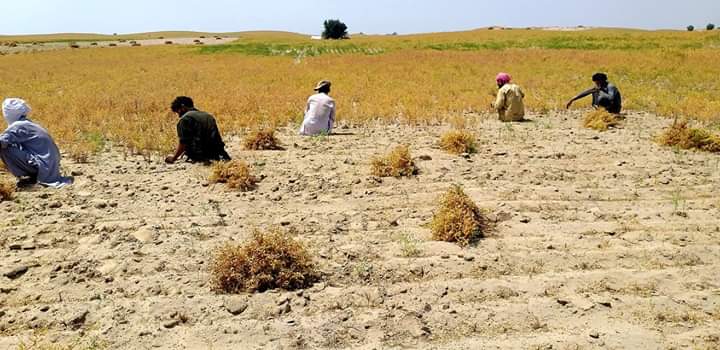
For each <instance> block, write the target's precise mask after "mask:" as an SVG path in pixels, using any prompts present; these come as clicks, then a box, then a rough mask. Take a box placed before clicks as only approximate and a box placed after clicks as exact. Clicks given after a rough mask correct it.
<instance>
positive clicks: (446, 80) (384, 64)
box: [0, 29, 720, 154]
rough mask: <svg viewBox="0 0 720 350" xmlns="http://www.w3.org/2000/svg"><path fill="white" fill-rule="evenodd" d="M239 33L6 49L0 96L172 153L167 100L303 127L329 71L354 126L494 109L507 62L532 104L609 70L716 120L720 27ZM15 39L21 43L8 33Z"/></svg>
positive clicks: (678, 109)
mask: <svg viewBox="0 0 720 350" xmlns="http://www.w3.org/2000/svg"><path fill="white" fill-rule="evenodd" d="M237 35H238V37H239V40H238V41H237V42H235V43H232V44H226V45H219V46H204V47H196V46H176V45H159V46H152V47H149V46H143V47H138V48H131V47H114V48H110V49H108V48H106V49H87V50H70V49H63V50H56V51H45V52H37V53H25V54H17V55H6V56H3V58H2V62H0V81H2V82H3V83H2V84H1V85H0V95H2V96H19V97H23V98H24V99H26V100H27V101H28V102H29V103H30V104H31V105H32V107H33V114H32V118H33V119H35V120H36V121H39V122H41V123H43V124H44V125H45V126H47V127H48V128H49V129H50V132H51V133H52V134H53V136H54V137H55V139H56V140H57V141H58V143H59V145H60V147H61V148H62V149H63V151H66V150H68V149H70V150H71V151H72V148H83V147H84V146H82V145H83V144H87V143H89V142H91V141H88V140H86V138H85V137H84V135H87V134H99V135H101V136H102V137H103V138H104V139H106V140H108V141H112V142H114V143H116V144H120V145H125V146H127V147H128V148H129V149H130V150H132V151H135V152H139V153H143V154H146V153H148V154H149V153H157V152H162V153H165V152H170V151H171V150H172V149H173V147H174V144H175V143H176V135H175V123H176V120H177V118H176V117H175V116H173V115H172V114H171V113H170V112H169V108H168V105H169V103H170V101H172V99H173V98H174V97H175V96H177V95H179V94H184V95H189V96H192V97H193V98H194V100H195V101H196V103H197V104H198V106H199V107H200V108H201V109H203V110H206V111H208V112H211V113H213V114H214V115H215V116H216V117H217V119H218V122H219V124H220V125H221V128H222V130H223V131H224V132H226V133H241V132H242V131H243V130H246V128H248V127H256V126H258V125H286V124H287V123H289V122H293V123H296V124H297V122H299V120H300V116H301V115H302V111H303V109H304V107H305V101H306V100H307V96H308V95H309V94H311V93H312V91H311V90H312V86H313V84H314V82H316V81H318V80H320V79H330V80H332V81H333V87H334V89H333V92H332V94H333V97H335V99H336V100H337V101H338V116H339V118H341V119H342V120H344V121H347V122H349V123H352V124H354V125H363V124H367V123H376V122H377V121H381V122H382V121H385V122H391V123H394V122H398V121H399V122H403V123H409V124H430V123H436V122H438V121H439V120H443V121H444V120H448V119H449V118H452V117H454V116H457V115H462V114H463V113H465V112H489V105H490V102H491V100H492V97H491V96H488V95H487V94H486V93H485V92H486V91H487V90H488V89H490V88H492V87H493V86H494V84H495V82H494V79H493V78H494V77H495V75H496V74H497V72H498V71H500V70H504V71H509V72H511V73H512V75H513V77H514V79H515V81H517V82H518V83H519V84H522V86H523V88H524V89H525V90H526V91H527V92H528V94H527V97H526V99H525V103H526V107H527V109H528V110H530V111H531V112H533V111H534V112H545V111H548V110H555V109H561V108H563V105H564V102H565V101H567V100H568V99H569V98H570V97H572V96H574V95H575V94H576V93H577V92H579V91H581V90H583V89H585V88H588V87H590V86H592V82H591V81H590V76H591V75H592V74H593V73H595V72H596V71H605V72H607V73H608V74H609V76H610V80H611V81H612V82H613V83H615V84H616V85H617V86H618V87H619V88H620V89H621V90H622V92H623V96H624V97H625V102H626V103H625V107H627V108H629V109H635V110H644V111H648V112H652V113H657V114H660V115H666V116H671V115H672V116H675V115H677V116H687V117H691V118H694V119H700V120H719V119H720V112H718V111H720V95H719V94H717V93H715V92H716V91H720V80H717V79H708V77H715V76H720V61H719V60H718V59H717V57H718V53H720V31H711V32H693V33H688V32H665V31H659V32H647V31H635V30H606V29H603V30H587V31H578V32H555V31H544V30H501V31H498V30H475V31H468V32H458V33H440V34H426V35H409V36H358V37H355V38H352V39H350V40H341V41H318V40H310V39H309V38H307V37H305V36H301V35H296V34H288V33H279V32H258V33H239V34H237ZM153 36H157V37H159V36H164V37H165V38H171V37H172V36H171V35H169V34H168V33H163V34H157V33H155V34H154V35H153ZM182 36H187V35H182ZM119 37H120V36H118V39H119ZM6 39H7V40H18V38H5V39H0V40H6ZM53 39H56V38H53ZM65 39H72V40H75V41H79V40H81V39H82V38H77V37H66V38H65ZM88 39H92V40H95V41H99V40H102V38H88ZM32 40H33V41H40V39H38V38H33V39H32ZM48 40H50V39H48ZM178 87H182V91H180V90H178V89H179V88H178ZM678 92H681V93H678ZM587 104H589V101H588V102H587ZM576 105H577V106H578V107H583V103H578V104H576ZM87 149H93V148H92V147H88V148H87ZM71 153H72V152H71ZM79 153H82V152H79Z"/></svg>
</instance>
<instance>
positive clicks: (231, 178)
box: [208, 160, 257, 192]
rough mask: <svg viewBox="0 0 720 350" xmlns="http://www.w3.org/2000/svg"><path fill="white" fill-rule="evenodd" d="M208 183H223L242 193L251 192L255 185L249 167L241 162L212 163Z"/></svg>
mask: <svg viewBox="0 0 720 350" xmlns="http://www.w3.org/2000/svg"><path fill="white" fill-rule="evenodd" d="M208 181H210V182H211V183H224V184H226V185H227V186H228V187H229V188H233V189H238V190H240V191H243V192H247V191H252V190H254V189H255V187H256V185H257V179H256V178H255V176H253V175H252V173H251V172H250V167H249V166H248V165H247V163H245V162H244V161H242V160H231V161H229V162H216V163H214V164H213V166H212V171H211V173H210V178H209V179H208Z"/></svg>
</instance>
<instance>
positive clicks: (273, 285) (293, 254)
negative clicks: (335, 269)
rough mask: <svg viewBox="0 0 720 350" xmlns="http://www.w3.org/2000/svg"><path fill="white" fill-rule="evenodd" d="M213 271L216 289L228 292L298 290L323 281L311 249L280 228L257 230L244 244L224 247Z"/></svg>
mask: <svg viewBox="0 0 720 350" xmlns="http://www.w3.org/2000/svg"><path fill="white" fill-rule="evenodd" d="M210 272H211V274H212V280H211V283H212V286H213V288H214V289H215V290H217V291H220V292H225V293H241V292H264V291H267V290H272V289H284V290H297V289H304V288H308V287H310V286H311V285H312V284H313V283H315V282H316V281H318V280H319V273H318V272H317V267H316V265H315V263H314V262H313V260H312V257H311V256H310V254H309V253H308V251H307V249H305V247H304V246H303V245H302V244H301V243H299V242H297V241H295V240H294V239H292V238H291V237H290V236H289V234H288V233H286V232H282V231H280V230H270V231H269V232H265V233H263V232H261V231H255V232H253V234H252V237H251V238H250V241H248V242H246V243H245V244H243V245H232V244H228V245H226V246H224V247H222V248H220V249H219V250H218V251H217V253H216V254H215V256H214V258H213V261H212V263H211V265H210Z"/></svg>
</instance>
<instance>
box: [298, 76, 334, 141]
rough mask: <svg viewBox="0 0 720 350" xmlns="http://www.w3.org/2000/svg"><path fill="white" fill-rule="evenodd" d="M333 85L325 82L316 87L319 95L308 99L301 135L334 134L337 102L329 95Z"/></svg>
mask: <svg viewBox="0 0 720 350" xmlns="http://www.w3.org/2000/svg"><path fill="white" fill-rule="evenodd" d="M331 85H332V83H331V82H330V81H327V80H323V81H321V82H319V83H318V84H317V86H316V87H315V91H317V93H316V94H315V95H312V96H310V98H309V99H308V102H307V108H305V118H304V120H303V123H302V126H301V127H300V135H305V136H314V135H320V134H330V133H331V132H332V129H333V125H334V124H335V100H333V98H332V97H330V95H329V94H330V86H331Z"/></svg>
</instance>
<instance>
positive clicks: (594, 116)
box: [583, 109, 622, 131]
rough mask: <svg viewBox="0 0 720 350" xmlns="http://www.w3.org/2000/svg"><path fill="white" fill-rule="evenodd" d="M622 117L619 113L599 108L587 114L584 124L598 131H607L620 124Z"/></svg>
mask: <svg viewBox="0 0 720 350" xmlns="http://www.w3.org/2000/svg"><path fill="white" fill-rule="evenodd" d="M621 122H622V118H621V117H620V116H618V115H617V114H612V113H608V112H607V111H606V110H604V109H597V110H593V111H590V112H588V113H586V114H585V117H584V119H583V126H584V127H586V128H588V129H593V130H597V131H607V130H609V129H610V128H615V127H617V126H619V125H620V123H621Z"/></svg>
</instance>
